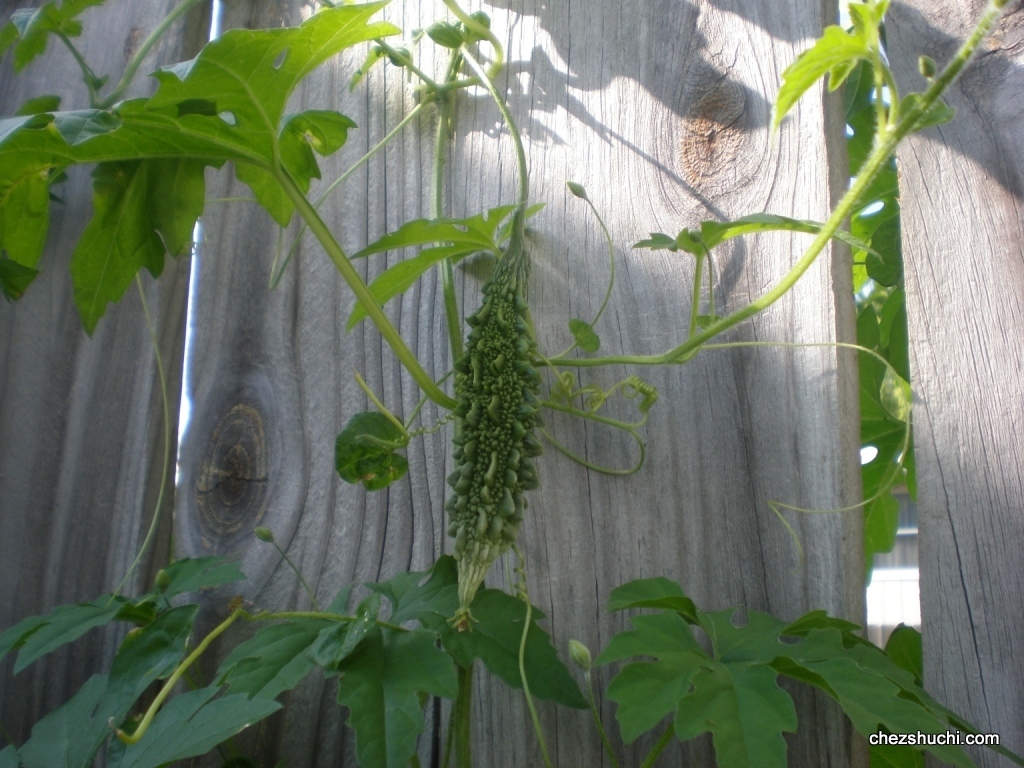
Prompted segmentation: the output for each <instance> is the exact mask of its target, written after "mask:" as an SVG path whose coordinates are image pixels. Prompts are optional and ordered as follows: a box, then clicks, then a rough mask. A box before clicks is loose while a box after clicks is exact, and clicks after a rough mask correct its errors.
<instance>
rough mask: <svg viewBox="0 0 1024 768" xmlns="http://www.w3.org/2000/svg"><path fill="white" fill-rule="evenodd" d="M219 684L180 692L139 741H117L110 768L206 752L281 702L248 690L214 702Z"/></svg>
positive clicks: (149, 765) (146, 765)
mask: <svg viewBox="0 0 1024 768" xmlns="http://www.w3.org/2000/svg"><path fill="white" fill-rule="evenodd" d="M218 690H219V688H202V689H200V690H198V691H189V692H188V693H183V694H181V695H180V696H176V697H175V698H173V699H171V701H170V702H169V703H168V704H166V705H165V706H164V708H163V709H161V710H160V711H159V712H158V713H157V715H156V717H155V718H154V719H153V722H152V723H151V724H150V726H149V730H147V731H146V733H145V735H144V736H143V737H142V738H141V739H139V741H138V742H136V743H135V744H131V745H129V746H125V745H124V744H122V743H121V742H120V741H117V740H115V741H113V742H112V745H111V748H110V750H109V755H108V762H107V764H108V765H109V766H110V768H159V766H162V765H165V764H167V763H171V762H174V761H176V760H184V759H186V758H189V757H195V756H196V755H202V754H205V753H206V752H208V751H209V750H211V749H213V748H214V747H215V746H217V745H218V744H220V743H221V742H222V741H224V740H226V739H229V738H231V737H232V736H234V735H235V734H237V733H239V732H240V731H242V730H244V729H245V728H248V727H249V726H250V725H252V724H253V723H255V722H257V721H258V720H262V719H263V718H264V717H267V716H268V715H270V714H272V713H274V712H276V711H277V710H279V709H280V708H281V705H280V704H279V703H278V702H276V701H272V700H270V699H260V698H257V699H250V698H249V697H248V696H245V695H244V694H239V695H232V696H224V697H223V698H220V699H216V700H214V701H211V699H212V698H213V697H214V696H215V695H216V694H217V692H218Z"/></svg>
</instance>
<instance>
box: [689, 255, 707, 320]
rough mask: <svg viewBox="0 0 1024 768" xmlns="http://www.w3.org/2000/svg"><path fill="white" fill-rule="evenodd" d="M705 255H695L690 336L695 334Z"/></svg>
mask: <svg viewBox="0 0 1024 768" xmlns="http://www.w3.org/2000/svg"><path fill="white" fill-rule="evenodd" d="M705 256H706V254H705V253H699V254H697V268H696V270H695V271H694V273H693V297H692V298H691V300H690V335H691V336H693V334H695V333H696V332H697V316H698V315H700V292H701V288H702V287H703V283H704V258H705Z"/></svg>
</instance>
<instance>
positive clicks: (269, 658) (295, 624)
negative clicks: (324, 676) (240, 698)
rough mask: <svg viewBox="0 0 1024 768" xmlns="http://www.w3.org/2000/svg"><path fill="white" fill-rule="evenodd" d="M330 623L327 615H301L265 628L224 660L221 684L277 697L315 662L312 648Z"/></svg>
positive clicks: (258, 695) (252, 695)
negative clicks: (325, 617)
mask: <svg viewBox="0 0 1024 768" xmlns="http://www.w3.org/2000/svg"><path fill="white" fill-rule="evenodd" d="M330 626H331V622H330V621H327V620H325V619H300V620H297V621H288V622H285V623H283V624H273V625H271V626H269V627H264V628H262V629H261V630H260V631H259V632H257V633H256V634H255V635H254V636H253V637H252V638H250V639H249V640H246V641H245V642H244V643H242V644H241V645H239V646H237V647H236V648H235V649H234V650H233V651H232V652H231V653H230V654H229V655H228V657H227V658H226V659H224V661H223V662H221V665H220V668H219V669H218V670H217V675H218V677H217V682H218V684H224V683H227V684H228V685H229V686H230V691H231V693H244V694H246V695H248V696H249V697H250V698H262V699H273V698H276V697H277V696H278V695H279V694H281V693H283V692H284V691H290V690H291V689H292V688H294V687H295V686H296V685H298V683H299V681H300V680H302V679H303V678H304V677H305V676H306V675H307V674H308V673H309V671H310V670H311V669H313V667H314V666H315V664H314V663H313V660H312V659H311V658H310V657H309V653H308V651H309V649H310V646H312V645H313V642H314V641H315V640H316V639H317V636H318V635H319V634H320V632H321V631H322V630H324V629H326V628H327V627H330Z"/></svg>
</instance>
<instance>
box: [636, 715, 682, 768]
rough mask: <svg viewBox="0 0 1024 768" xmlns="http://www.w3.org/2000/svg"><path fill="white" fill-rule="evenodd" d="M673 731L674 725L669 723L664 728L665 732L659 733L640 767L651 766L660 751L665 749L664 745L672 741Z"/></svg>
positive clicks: (651, 767)
mask: <svg viewBox="0 0 1024 768" xmlns="http://www.w3.org/2000/svg"><path fill="white" fill-rule="evenodd" d="M675 733H676V729H675V726H674V725H673V724H671V723H669V726H668V728H666V729H665V732H664V733H663V734H661V738H660V739H658V743H657V744H655V745H654V749H652V750H651V753H650V754H649V755H647V759H645V760H644V762H643V764H642V765H641V766H640V768H653V766H654V761H655V760H657V759H658V757H659V756H660V755H661V753H662V752H664V751H665V747H667V746H668V745H669V742H670V741H672V737H673V736H674V735H675Z"/></svg>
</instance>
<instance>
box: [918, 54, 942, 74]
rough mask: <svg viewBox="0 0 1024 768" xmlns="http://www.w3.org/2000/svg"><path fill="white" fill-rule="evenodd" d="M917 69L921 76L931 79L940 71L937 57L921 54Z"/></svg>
mask: <svg viewBox="0 0 1024 768" xmlns="http://www.w3.org/2000/svg"><path fill="white" fill-rule="evenodd" d="M917 71H918V72H920V73H921V77H923V78H925V79H927V80H931V79H932V78H933V77H935V73H936V72H938V71H939V67H938V65H937V64H936V63H935V59H933V58H931V57H930V56H921V57H919V58H918V60H917Z"/></svg>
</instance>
